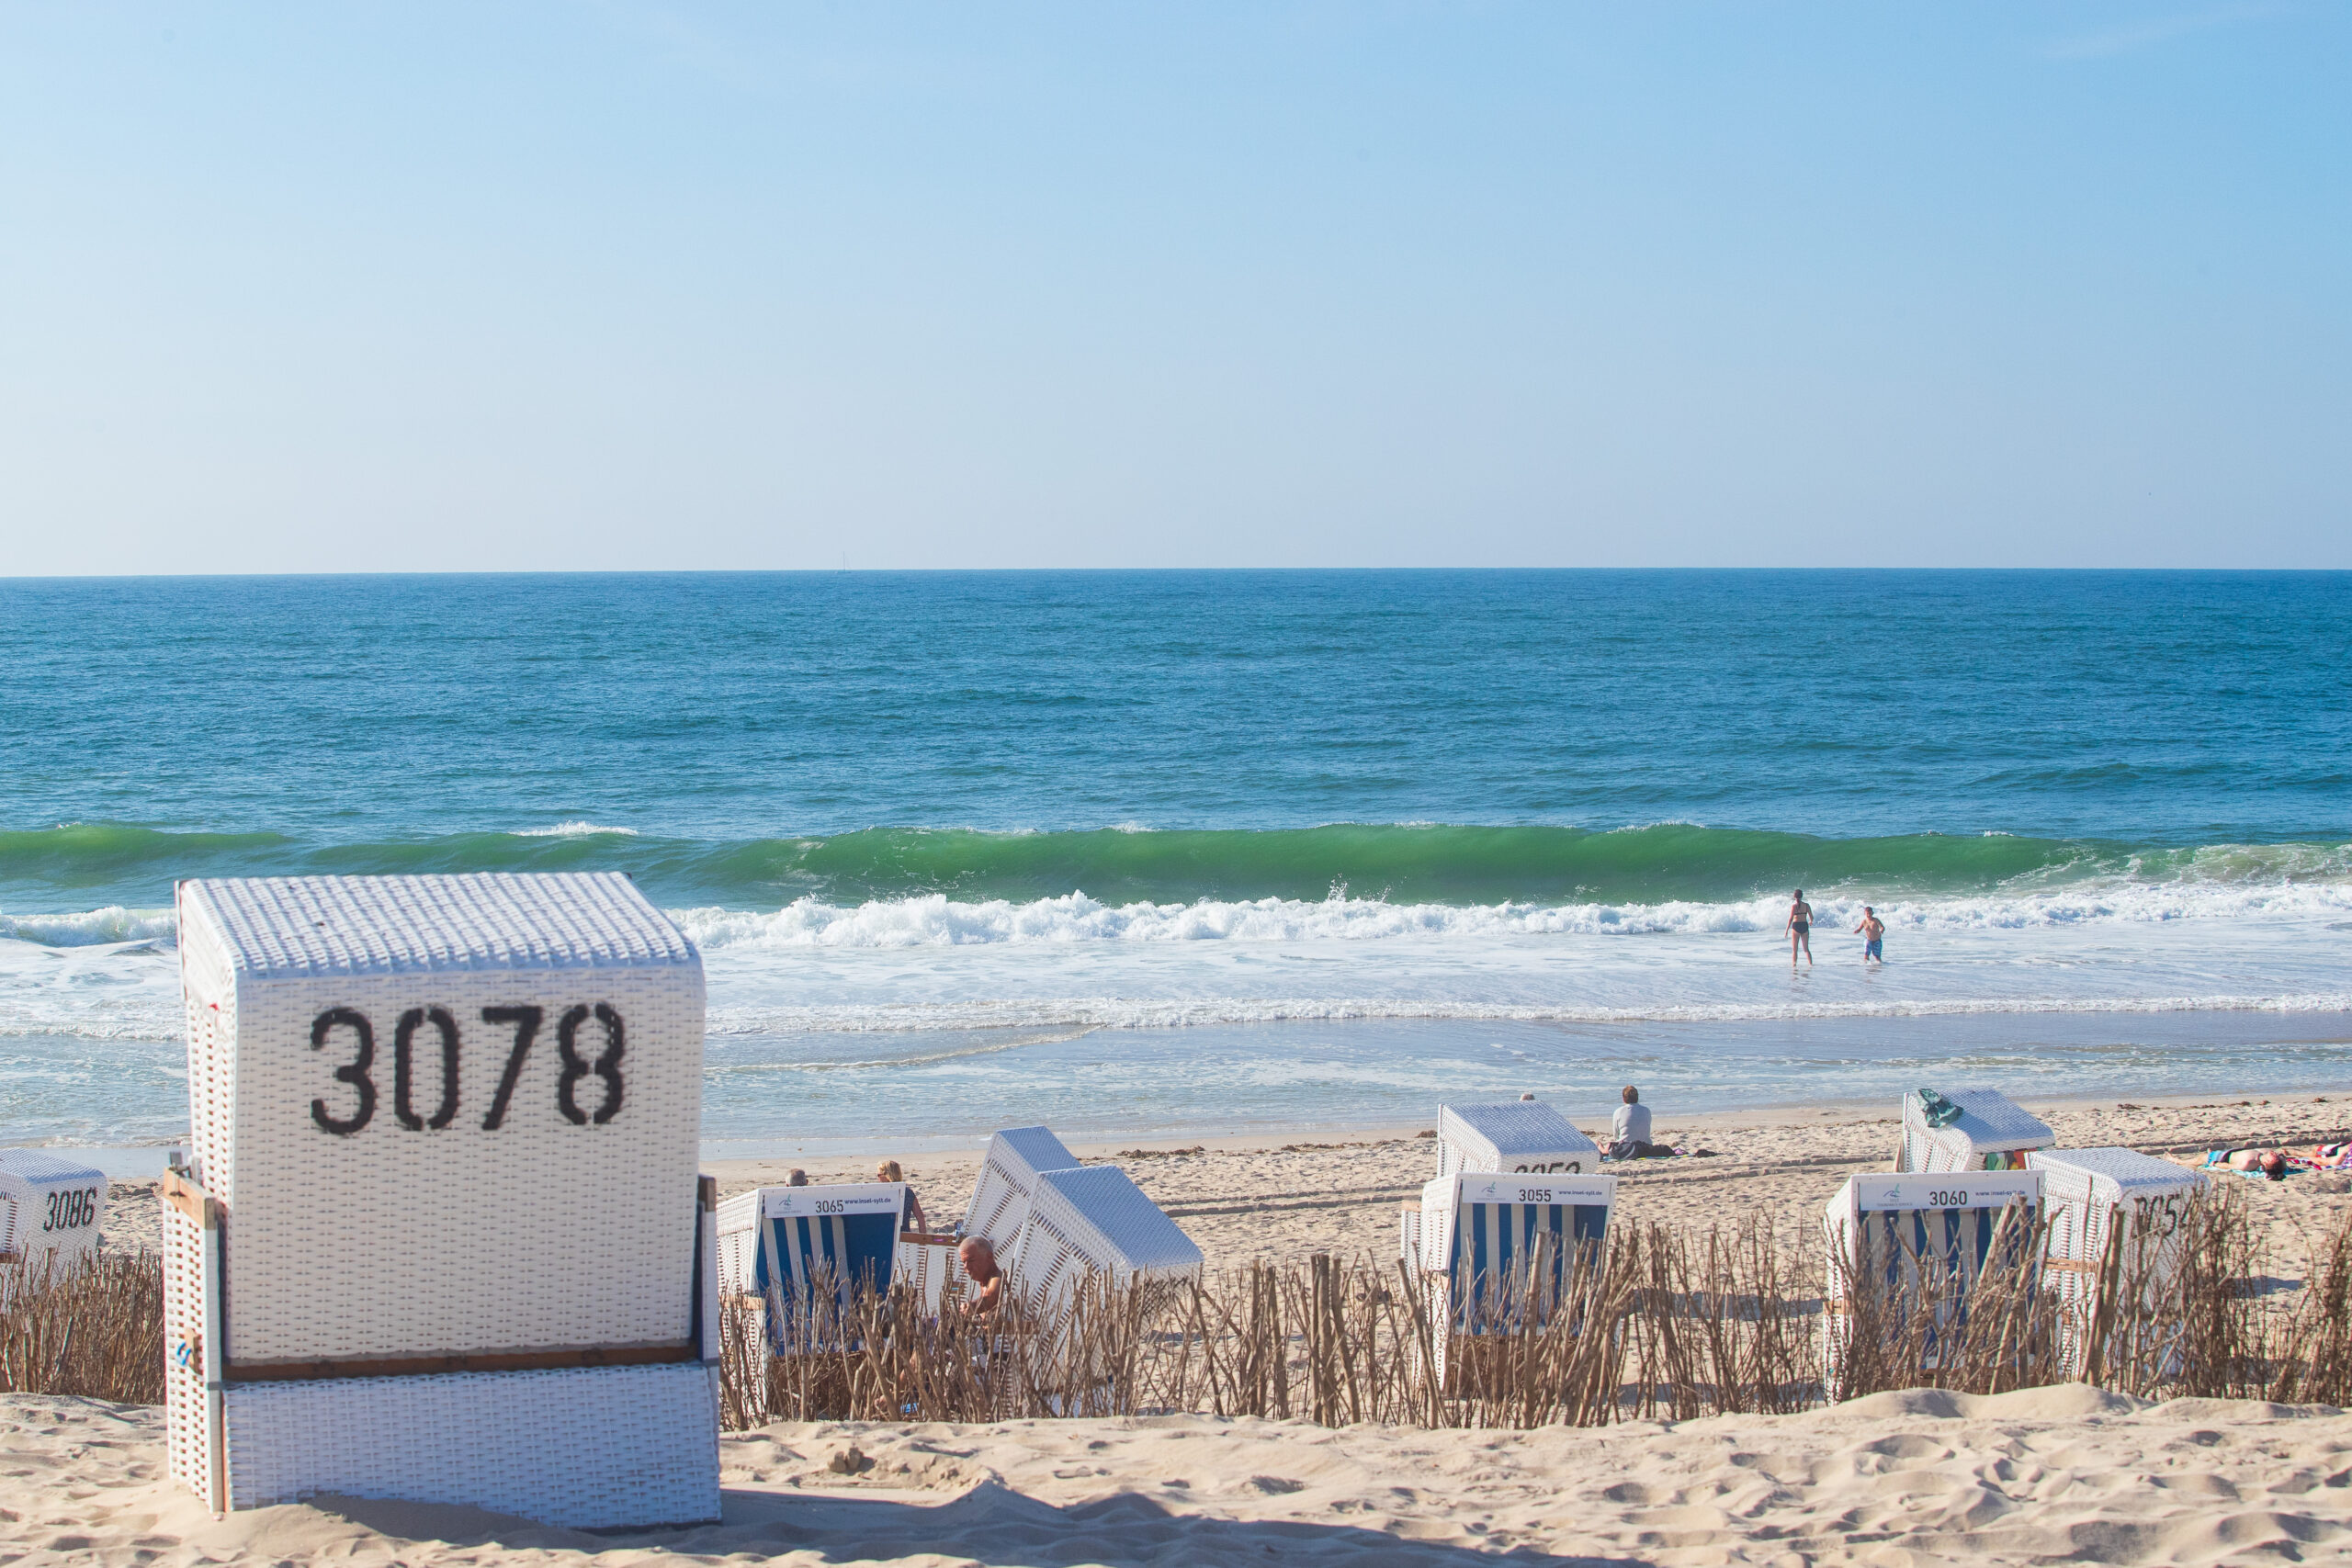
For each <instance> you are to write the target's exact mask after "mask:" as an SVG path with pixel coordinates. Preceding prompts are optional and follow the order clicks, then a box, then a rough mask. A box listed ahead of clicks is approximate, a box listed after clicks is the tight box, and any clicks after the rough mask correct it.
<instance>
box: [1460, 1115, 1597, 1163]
mask: <svg viewBox="0 0 2352 1568" xmlns="http://www.w3.org/2000/svg"><path fill="white" fill-rule="evenodd" d="M1437 1144H1438V1175H1439V1176H1441V1177H1447V1176H1460V1175H1464V1174H1465V1173H1466V1174H1475V1173H1478V1172H1485V1171H1492V1172H1498V1173H1504V1174H1511V1173H1519V1172H1532V1171H1541V1172H1545V1173H1549V1174H1553V1175H1561V1174H1566V1175H1571V1176H1573V1175H1580V1174H1582V1173H1584V1172H1586V1171H1590V1170H1597V1169H1599V1168H1600V1146H1599V1145H1596V1144H1594V1143H1593V1141H1592V1140H1591V1139H1590V1138H1588V1137H1586V1136H1585V1135H1584V1134H1582V1133H1579V1132H1577V1130H1576V1128H1575V1127H1574V1126H1572V1125H1570V1124H1569V1122H1568V1119H1567V1118H1566V1117H1565V1116H1563V1115H1561V1114H1560V1112H1559V1111H1557V1110H1556V1109H1555V1108H1554V1107H1552V1106H1549V1105H1546V1104H1544V1102H1543V1101H1542V1100H1506V1101H1503V1102H1502V1103H1500V1104H1496V1105H1441V1106H1439V1107H1438V1108H1437Z"/></svg>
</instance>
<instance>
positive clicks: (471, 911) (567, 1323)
mask: <svg viewBox="0 0 2352 1568" xmlns="http://www.w3.org/2000/svg"><path fill="white" fill-rule="evenodd" d="M179 903H180V913H181V925H180V930H181V933H182V934H181V942H182V953H183V960H182V962H183V975H184V978H185V982H186V986H187V999H188V1014H189V1020H190V1028H189V1034H188V1046H189V1050H188V1055H189V1062H188V1067H189V1071H188V1080H189V1102H190V1107H189V1109H190V1118H191V1122H192V1123H193V1127H194V1134H195V1135H194V1145H195V1154H196V1156H197V1158H196V1166H197V1170H198V1174H199V1177H200V1179H202V1181H203V1182H204V1184H205V1185H206V1186H207V1187H208V1188H209V1190H211V1192H212V1193H213V1194H214V1195H215V1196H216V1197H218V1198H219V1199H220V1200H221V1201H222V1202H223V1203H224V1204H225V1205H226V1206H227V1208H228V1211H229V1216H230V1217H229V1258H230V1264H229V1268H230V1273H231V1277H232V1280H233V1283H234V1288H233V1289H232V1290H231V1291H229V1292H228V1293H227V1307H228V1324H227V1337H228V1346H229V1354H230V1356H231V1358H232V1359H233V1360H235V1361H237V1362H241V1363H243V1362H266V1361H270V1360H309V1359H320V1358H335V1359H349V1358H359V1357H368V1356H393V1357H402V1356H421V1355H433V1354H447V1353H460V1352H465V1353H472V1352H496V1351H504V1350H541V1349H563V1348H590V1347H611V1346H622V1345H647V1344H665V1343H666V1344H674V1343H676V1342H678V1341H681V1340H684V1339H686V1338H688V1337H690V1336H691V1335H692V1333H693V1329H694V1325H693V1323H692V1321H691V1318H692V1297H693V1248H694V1245H695V1224H694V1223H693V1215H694V1209H693V1202H694V1200H693V1193H694V1191H695V1169H696V1166H697V1140H698V1136H699V1131H700V1122H701V1109H702V1035H703V980H702V969H701V960H700V958H699V956H698V955H697V954H696V953H695V950H694V947H693V945H692V944H691V943H690V942H687V941H686V939H685V938H684V936H683V935H681V934H680V933H679V932H678V931H676V930H675V928H673V926H671V925H670V923H669V922H668V921H667V920H666V919H664V918H663V917H662V914H661V913H660V911H658V910H656V909H655V908H653V907H652V906H651V905H650V904H648V903H647V902H646V901H645V900H644V898H643V897H641V896H640V895H639V893H638V892H637V890H636V888H635V886H633V885H631V884H630V883H629V882H628V879H627V878H625V877H621V876H617V875H609V874H597V875H561V876H505V875H479V876H434V877H317V878H310V877H301V878H271V879H262V880H253V881H198V882H189V883H185V884H183V885H182V886H181V888H180V898H179ZM453 1060H454V1061H455V1063H456V1065H457V1071H456V1073H455V1074H454V1075H451V1074H450V1073H449V1072H448V1071H447V1069H448V1066H449V1065H450V1063H451V1062H452V1061H453ZM403 1062H405V1064H406V1070H405V1072H403V1070H402V1064H403Z"/></svg>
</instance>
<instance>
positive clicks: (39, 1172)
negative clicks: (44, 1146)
mask: <svg viewBox="0 0 2352 1568" xmlns="http://www.w3.org/2000/svg"><path fill="white" fill-rule="evenodd" d="M0 1175H6V1176H13V1177H15V1178H16V1179H17V1180H18V1181H23V1182H29V1183H34V1184H37V1185H39V1186H43V1187H47V1186H52V1185H54V1184H56V1183H58V1182H77V1181H96V1182H99V1183H101V1184H103V1183H104V1182H105V1181H106V1174H105V1173H104V1172H103V1171H100V1170H98V1169H96V1168H94V1167H91V1166H86V1165H84V1164H83V1163H82V1162H81V1161H79V1160H71V1159H61V1158H59V1157H58V1156H55V1155H52V1154H45V1153H43V1152H42V1151H40V1149H0Z"/></svg>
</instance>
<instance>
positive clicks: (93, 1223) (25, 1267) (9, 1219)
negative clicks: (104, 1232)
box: [0, 1149, 107, 1290]
mask: <svg viewBox="0 0 2352 1568" xmlns="http://www.w3.org/2000/svg"><path fill="white" fill-rule="evenodd" d="M106 1217H107V1179H106V1175H105V1173H104V1172H102V1171H98V1170H95V1169H93V1168H90V1167H89V1166H86V1165H83V1164H81V1163H80V1162H78V1161H75V1160H70V1159H61V1158H59V1157H58V1156H55V1155H51V1154H43V1153H42V1152H41V1151H40V1150H39V1149H0V1265H5V1266H6V1273H0V1290H9V1289H14V1288H17V1287H19V1286H26V1287H33V1288H38V1287H39V1286H40V1285H41V1284H42V1283H43V1282H44V1281H46V1280H62V1279H63V1278H64V1277H65V1276H66V1275H68V1274H70V1273H72V1272H74V1270H75V1269H83V1268H86V1267H88V1266H89V1265H91V1264H93V1263H96V1261H97V1258H98V1232H99V1228H100V1227H101V1226H102V1225H103V1224H105V1222H106Z"/></svg>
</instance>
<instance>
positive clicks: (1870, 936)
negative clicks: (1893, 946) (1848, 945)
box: [1854, 904, 1886, 964]
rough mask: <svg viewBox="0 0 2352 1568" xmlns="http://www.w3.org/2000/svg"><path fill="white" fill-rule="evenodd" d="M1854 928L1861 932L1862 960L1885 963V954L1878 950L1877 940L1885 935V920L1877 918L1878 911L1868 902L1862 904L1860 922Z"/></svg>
mask: <svg viewBox="0 0 2352 1568" xmlns="http://www.w3.org/2000/svg"><path fill="white" fill-rule="evenodd" d="M1854 930H1856V931H1860V932H1861V933H1862V962H1863V963H1865V964H1883V963H1885V962H1886V958H1885V955H1884V954H1883V953H1881V951H1880V950H1879V942H1880V939H1881V938H1883V937H1884V936H1885V935H1886V922H1885V921H1884V920H1882V919H1879V918H1878V911H1877V910H1875V909H1873V908H1871V907H1870V906H1869V905H1868V904H1865V905H1863V906H1862V923H1861V924H1860V925H1859V926H1856V927H1855V928H1854Z"/></svg>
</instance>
